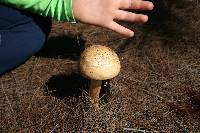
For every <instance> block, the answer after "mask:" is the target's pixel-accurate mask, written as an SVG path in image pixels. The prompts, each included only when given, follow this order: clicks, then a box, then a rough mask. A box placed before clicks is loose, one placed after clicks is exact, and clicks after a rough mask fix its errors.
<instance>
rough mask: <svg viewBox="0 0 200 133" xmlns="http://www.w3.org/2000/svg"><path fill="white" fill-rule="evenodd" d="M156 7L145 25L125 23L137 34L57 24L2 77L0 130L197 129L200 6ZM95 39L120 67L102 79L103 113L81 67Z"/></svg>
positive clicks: (188, 3) (199, 122) (199, 117)
mask: <svg viewBox="0 0 200 133" xmlns="http://www.w3.org/2000/svg"><path fill="white" fill-rule="evenodd" d="M155 7H156V8H155V9H154V11H152V12H145V13H147V14H148V15H149V16H150V21H149V22H148V23H147V24H145V25H138V24H130V23H122V25H124V26H126V27H129V28H131V29H133V30H134V31H135V36H134V37H133V38H123V37H122V36H120V35H118V34H116V33H114V32H112V31H110V30H107V29H102V28H99V27H95V26H91V25H86V24H81V23H77V24H68V23H61V22H60V23H58V22H53V27H52V31H51V33H50V35H49V38H48V40H47V42H46V44H45V46H44V48H43V49H42V50H41V51H40V52H39V53H38V54H36V55H35V56H33V57H32V58H30V59H29V60H28V61H26V62H25V63H24V64H23V65H21V66H19V67H18V68H16V69H14V70H12V71H11V72H8V73H6V74H5V75H2V76H1V77H0V85H1V86H0V88H1V89H0V113H1V119H0V132H5V133H6V132H20V133H24V132H35V133H40V132H41V133H42V132H48V133H52V132H55V133H57V132H63V133H65V132H100V133H103V132H125V133H129V132H138V133H142V132H149V133H150V132H183V133H189V132H194V133H197V132H200V126H199V125H200V5H198V1H188V0H185V1H181V2H180V1H179V0H177V1H176V2H171V1H170V2H168V1H166V2H164V1H159V2H155ZM120 23H121V22H120ZM93 44H100V45H106V46H108V47H110V48H112V49H114V50H115V51H116V52H117V54H118V55H119V58H120V61H121V65H122V68H121V72H120V74H119V75H118V76H117V77H116V78H114V79H111V80H109V81H104V86H102V87H103V89H102V93H101V99H100V103H101V105H100V107H99V109H98V110H97V109H95V108H93V106H92V105H91V103H90V100H89V97H88V96H87V87H88V83H89V80H88V79H85V78H84V77H82V76H81V75H80V74H79V71H78V61H79V56H80V54H81V52H82V51H83V50H84V48H86V47H88V46H90V45H93Z"/></svg>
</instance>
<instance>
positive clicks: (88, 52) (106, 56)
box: [80, 45, 121, 80]
mask: <svg viewBox="0 0 200 133" xmlns="http://www.w3.org/2000/svg"><path fill="white" fill-rule="evenodd" d="M120 68H121V65H120V61H119V58H118V56H117V54H116V53H115V52H114V51H113V50H112V49H110V48H108V47H106V46H102V45H92V46H90V47H88V48H87V49H85V50H84V51H83V53H82V54H81V57H80V72H81V74H82V75H83V76H85V77H86V78H90V79H94V80H106V79H111V78H113V77H115V76H117V75H118V73H119V72H120Z"/></svg>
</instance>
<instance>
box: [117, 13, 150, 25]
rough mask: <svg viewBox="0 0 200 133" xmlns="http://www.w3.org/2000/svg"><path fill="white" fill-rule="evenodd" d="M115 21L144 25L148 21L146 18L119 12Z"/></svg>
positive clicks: (141, 15) (140, 15) (145, 16)
mask: <svg viewBox="0 0 200 133" xmlns="http://www.w3.org/2000/svg"><path fill="white" fill-rule="evenodd" d="M115 19H117V20H124V21H130V22H136V23H145V22H147V21H148V16H147V15H143V14H136V13H132V12H128V11H123V10H119V11H118V13H117V16H116V18H115Z"/></svg>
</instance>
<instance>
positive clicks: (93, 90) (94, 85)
mask: <svg viewBox="0 0 200 133" xmlns="http://www.w3.org/2000/svg"><path fill="white" fill-rule="evenodd" d="M101 84H102V80H93V79H91V81H90V86H89V90H88V94H89V96H90V97H91V102H92V103H93V104H94V105H95V106H98V100H99V94H100V91H101Z"/></svg>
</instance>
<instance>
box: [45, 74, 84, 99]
mask: <svg viewBox="0 0 200 133" xmlns="http://www.w3.org/2000/svg"><path fill="white" fill-rule="evenodd" d="M45 85H46V87H45V91H47V92H48V93H49V94H50V95H53V96H55V97H56V98H59V99H64V98H67V97H71V96H75V97H78V96H80V95H82V92H83V90H86V89H87V88H88V80H87V79H85V78H84V77H82V76H81V75H79V74H76V73H71V74H69V75H67V74H60V75H55V76H52V77H51V78H50V79H49V80H48V81H47V82H46V84H45Z"/></svg>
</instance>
